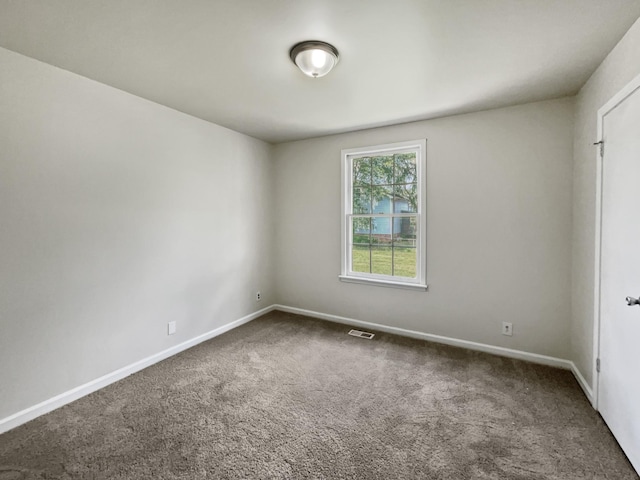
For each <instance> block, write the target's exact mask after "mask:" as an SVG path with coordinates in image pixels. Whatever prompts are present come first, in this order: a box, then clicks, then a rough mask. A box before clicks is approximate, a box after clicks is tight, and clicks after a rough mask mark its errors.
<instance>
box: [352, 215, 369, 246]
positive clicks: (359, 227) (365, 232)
mask: <svg viewBox="0 0 640 480" xmlns="http://www.w3.org/2000/svg"><path fill="white" fill-rule="evenodd" d="M351 243H355V244H361V245H369V244H370V243H371V219H370V218H354V219H353V241H352V242H351Z"/></svg>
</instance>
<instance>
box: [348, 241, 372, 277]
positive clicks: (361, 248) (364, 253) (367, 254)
mask: <svg viewBox="0 0 640 480" xmlns="http://www.w3.org/2000/svg"><path fill="white" fill-rule="evenodd" d="M370 248H371V247H369V246H368V245H352V246H351V271H352V272H360V273H371V251H370Z"/></svg>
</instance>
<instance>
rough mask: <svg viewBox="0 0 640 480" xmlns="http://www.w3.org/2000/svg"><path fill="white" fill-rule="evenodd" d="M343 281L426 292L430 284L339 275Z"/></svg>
mask: <svg viewBox="0 0 640 480" xmlns="http://www.w3.org/2000/svg"><path fill="white" fill-rule="evenodd" d="M338 278H339V279H340V281H341V282H346V283H360V284H362V285H374V286H378V287H390V288H403V289H405V290H418V291H421V292H426V291H427V290H428V289H429V285H421V284H419V283H402V282H390V281H388V280H378V279H374V278H363V277H349V276H347V275H338Z"/></svg>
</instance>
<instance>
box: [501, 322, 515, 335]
mask: <svg viewBox="0 0 640 480" xmlns="http://www.w3.org/2000/svg"><path fill="white" fill-rule="evenodd" d="M502 334H503V335H507V336H509V337H512V336H513V323H511V322H502Z"/></svg>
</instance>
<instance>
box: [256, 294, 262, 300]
mask: <svg viewBox="0 0 640 480" xmlns="http://www.w3.org/2000/svg"><path fill="white" fill-rule="evenodd" d="M260 300H262V294H261V293H260V292H256V302H259V301H260Z"/></svg>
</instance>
